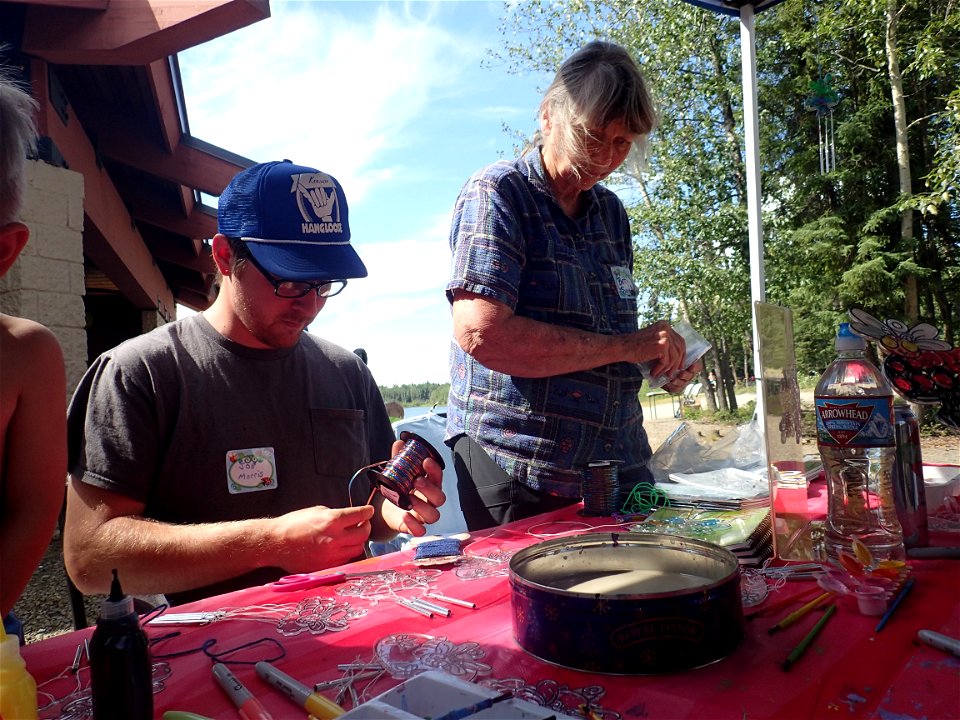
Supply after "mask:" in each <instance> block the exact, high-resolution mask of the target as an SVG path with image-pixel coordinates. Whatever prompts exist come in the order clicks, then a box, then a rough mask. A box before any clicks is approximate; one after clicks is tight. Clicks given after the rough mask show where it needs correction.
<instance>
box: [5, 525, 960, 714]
mask: <svg viewBox="0 0 960 720" xmlns="http://www.w3.org/2000/svg"><path fill="white" fill-rule="evenodd" d="M573 523H576V525H575V524H573ZM586 523H589V524H590V525H593V526H599V525H603V524H604V523H609V519H608V518H583V517H580V516H578V515H576V512H575V509H567V510H561V511H558V512H556V513H552V514H549V515H544V516H540V517H538V518H534V519H531V520H526V521H522V522H518V523H514V524H513V525H509V526H504V527H502V528H497V529H495V530H490V531H484V532H483V533H475V539H474V540H473V541H472V542H471V543H470V544H468V545H467V546H466V547H465V552H466V554H468V555H471V556H481V557H482V558H484V559H473V560H469V561H467V562H464V563H461V564H460V565H458V566H456V567H451V566H443V568H442V569H437V568H417V567H415V566H414V565H413V564H412V563H411V561H412V559H413V553H412V552H411V553H408V552H398V553H393V554H391V555H386V556H383V557H380V558H374V559H370V560H365V561H363V562H360V563H355V564H353V565H348V566H344V568H342V569H344V570H346V571H347V572H351V571H354V572H357V571H368V570H379V569H393V570H395V571H396V576H395V577H394V580H395V582H394V583H393V584H392V587H391V591H392V592H394V593H395V594H396V595H398V596H401V597H410V596H417V595H422V593H423V582H424V581H425V580H426V581H427V584H428V585H429V587H430V589H431V590H433V591H436V592H440V593H442V594H445V595H448V596H452V597H456V598H461V599H468V600H471V601H473V602H475V603H476V606H477V607H476V609H472V610H471V609H467V608H462V607H457V606H449V607H450V608H451V610H452V615H451V616H450V617H449V618H444V617H440V616H435V617H433V618H426V617H423V616H421V615H418V614H415V613H413V612H411V611H410V610H408V609H406V608H404V607H401V606H400V605H398V604H396V603H395V602H393V601H392V600H390V599H388V598H387V597H386V596H384V595H383V594H381V595H380V596H379V597H369V596H365V595H366V594H367V593H369V592H370V591H371V588H372V587H373V582H372V581H368V580H362V579H361V580H357V581H351V582H347V583H343V584H340V585H330V586H323V587H318V588H314V589H310V590H302V591H298V592H292V593H278V592H274V591H273V590H272V589H270V588H269V587H255V588H250V589H248V590H244V591H241V592H236V593H231V594H228V595H221V596H218V597H215V598H211V599H209V600H206V601H202V602H198V603H193V604H191V605H185V606H181V607H178V608H175V609H174V610H173V611H171V612H178V613H179V612H196V611H223V612H224V613H226V615H227V617H226V618H224V619H221V620H218V621H216V622H213V623H211V624H209V625H205V626H200V627H168V626H155V625H153V624H148V625H147V632H148V635H149V637H150V638H151V640H154V641H156V640H157V639H158V638H160V637H162V636H164V635H167V634H169V633H172V632H179V634H178V635H176V636H175V637H170V638H168V639H166V640H162V641H160V642H156V643H155V644H154V646H153V653H154V690H155V697H154V704H155V710H156V716H157V717H161V715H162V713H163V712H164V711H166V710H183V711H190V712H195V713H199V714H202V715H206V716H209V717H216V718H236V717H238V714H237V711H236V709H235V708H234V707H233V706H232V705H231V703H230V701H229V700H228V699H227V697H226V696H225V695H224V693H223V692H221V690H220V689H219V688H218V686H217V685H216V684H215V682H214V679H213V676H212V674H211V662H212V661H211V657H210V656H211V655H216V656H217V657H218V659H219V660H221V661H234V662H236V661H246V662H249V663H253V662H256V661H257V660H270V661H272V662H273V663H274V665H276V667H278V668H279V669H281V670H283V671H284V672H286V673H287V674H289V675H291V676H293V677H295V678H297V679H298V680H300V681H301V682H302V683H304V684H305V685H308V686H313V684H314V683H318V682H324V681H330V680H335V679H337V678H341V677H342V676H343V675H344V674H345V673H346V672H347V671H345V670H343V669H340V668H339V667H338V665H342V664H350V663H361V664H364V665H370V666H372V667H374V668H379V669H380V670H382V672H379V671H378V670H377V669H373V670H370V672H372V673H374V675H373V676H372V678H369V679H367V680H358V681H355V682H354V685H353V687H354V689H355V691H356V692H357V694H358V696H359V698H361V699H362V698H367V699H369V698H372V697H374V696H376V695H378V694H380V693H382V692H384V691H386V690H388V689H389V688H390V687H392V686H394V685H396V684H398V683H400V682H401V681H402V680H403V679H405V678H406V677H409V676H411V675H414V674H417V673H418V672H421V671H423V670H426V669H438V670H444V671H446V672H449V673H452V674H453V675H456V676H458V677H460V678H462V679H465V680H470V681H473V682H477V683H480V684H482V685H485V686H488V687H492V688H495V689H498V690H504V691H506V690H509V691H512V692H514V693H515V694H516V695H517V696H520V697H523V698H524V699H526V700H530V701H533V702H536V703H539V704H541V705H545V706H549V707H551V708H553V709H554V711H559V712H563V713H568V714H571V715H578V714H579V715H584V712H583V708H584V707H588V708H589V711H590V712H591V713H593V714H592V715H590V717H595V718H603V720H616V719H619V718H751V719H752V718H830V717H836V718H864V717H870V718H885V719H887V720H889V719H892V718H897V719H899V718H960V660H958V659H956V658H953V657H951V656H949V655H947V654H945V653H943V652H941V651H939V650H935V649H933V648H930V647H928V646H926V645H923V644H920V643H918V642H917V641H916V640H915V638H916V634H917V631H918V630H920V629H923V628H927V629H931V630H935V631H938V632H941V633H944V634H946V635H950V636H952V637H957V636H960V562H958V561H956V560H924V561H911V562H910V564H911V566H912V568H913V576H914V577H915V579H916V581H915V586H914V588H913V590H912V592H911V593H910V594H909V595H907V596H906V598H905V599H904V601H903V603H902V605H901V607H900V608H899V609H898V610H897V612H896V613H895V614H894V615H893V617H892V619H891V620H890V622H889V624H888V625H887V626H886V627H885V628H884V629H883V630H882V631H881V632H879V633H877V632H875V631H874V628H875V626H876V624H877V618H875V617H866V616H863V615H861V614H860V613H859V612H858V611H857V609H856V607H855V605H852V604H848V603H847V602H846V599H841V601H840V603H839V607H838V611H837V613H836V614H835V615H834V617H833V619H832V620H831V621H830V622H829V623H828V624H827V625H826V627H825V629H824V631H823V632H822V633H821V634H820V635H819V636H818V637H817V639H816V641H815V642H814V643H813V645H812V646H811V647H810V648H809V650H808V651H807V653H806V654H805V655H804V656H803V657H802V658H801V659H800V660H799V661H798V662H797V663H796V664H795V665H794V666H793V668H792V669H791V670H790V671H789V672H784V671H783V670H782V668H781V663H782V661H783V660H784V659H785V658H786V656H787V654H788V653H789V652H790V650H791V649H792V648H793V647H794V646H795V645H796V644H797V643H798V642H799V641H800V640H801V639H802V638H803V636H804V635H805V634H806V633H807V631H808V630H809V628H810V626H811V625H812V623H813V622H814V619H815V617H817V616H816V614H814V615H811V616H809V617H808V618H806V621H801V622H798V623H797V624H795V625H793V626H792V627H789V628H787V629H786V630H784V631H783V632H780V633H777V634H774V635H769V634H768V633H767V628H768V627H769V626H770V625H772V624H773V623H774V622H775V621H776V619H778V618H779V617H780V616H782V615H783V614H785V613H786V612H787V611H788V610H785V611H783V612H780V613H775V614H773V615H772V616H771V617H770V618H757V619H755V620H752V621H748V622H747V634H746V639H745V641H744V643H743V644H742V645H741V646H740V648H739V649H737V650H736V651H735V652H734V653H733V654H732V655H731V656H729V657H727V658H726V659H724V660H721V661H719V662H717V663H714V664H712V665H709V666H707V667H703V668H699V669H696V670H689V671H686V672H680V673H674V674H669V675H656V676H616V675H605V674H594V673H587V672H581V671H576V670H570V669H566V668H563V667H558V666H555V665H550V664H547V663H544V662H541V661H539V660H537V659H536V658H534V657H532V656H531V655H529V654H528V653H526V652H525V651H524V650H523V649H521V648H520V647H519V646H518V645H517V644H516V642H515V641H514V639H513V630H512V623H511V618H512V615H511V602H510V595H511V593H510V585H509V580H508V575H507V560H508V558H509V555H510V554H511V553H512V552H515V551H516V550H518V549H520V548H523V547H526V546H528V545H530V544H532V543H535V542H539V541H541V540H542V539H543V537H544V536H545V535H547V534H550V533H561V532H571V531H574V530H577V531H586V530H587V528H586V527H585V524H586ZM607 530H608V531H609V530H610V527H609V526H608V527H607ZM528 531H532V532H533V533H535V534H531V532H528ZM938 540H939V541H940V542H941V543H944V540H946V541H947V542H951V541H953V540H954V538H950V537H947V538H938ZM951 544H956V543H955V542H951ZM418 583H419V585H418ZM808 584H809V583H806V582H797V581H794V582H790V583H788V584H787V586H786V589H785V591H783V594H786V593H788V592H790V593H792V592H794V591H796V590H799V589H801V588H803V587H806V586H808ZM776 597H777V596H776V595H773V596H772V598H774V599H775V598H776ZM768 602H769V600H768ZM795 607H796V606H794V608H795ZM794 608H790V609H794ZM91 632H92V630H90V629H88V630H85V631H80V632H75V633H69V634H66V635H62V636H59V637H56V638H52V639H50V640H46V641H43V642H39V643H33V644H30V645H28V646H27V647H25V648H24V649H23V654H24V656H25V658H26V661H27V666H28V669H29V670H30V672H31V673H32V674H33V676H34V677H35V678H36V680H37V683H38V686H39V691H40V705H41V717H44V718H56V717H70V718H82V717H84V716H89V714H90V700H89V677H90V676H89V668H88V666H87V664H86V662H84V663H83V665H82V666H81V669H80V672H79V673H77V674H72V673H70V672H69V666H70V664H71V662H72V661H73V658H74V654H75V651H76V648H77V646H78V644H80V643H82V641H83V639H84V638H87V637H89V635H90V633H91ZM205 644H206V645H207V647H206V654H205V653H204V652H203V650H201V649H200V648H201V647H202V646H204V645H205ZM244 646H246V647H244ZM231 651H233V652H231ZM181 653H183V654H181ZM231 667H232V668H233V671H234V673H235V674H236V676H237V677H238V678H239V679H240V680H241V681H242V682H243V683H244V684H245V685H246V686H247V688H248V689H249V690H250V691H251V692H252V693H253V694H254V695H256V696H257V697H258V698H259V699H260V700H261V702H262V703H263V704H264V705H265V706H266V707H267V709H268V710H269V711H270V712H271V713H272V714H273V716H274V717H275V718H304V717H305V715H306V714H305V712H304V711H302V710H300V709H298V708H297V707H296V706H294V705H293V704H292V703H291V702H290V701H289V700H287V699H285V698H284V697H282V696H281V695H280V694H278V693H277V692H276V691H275V690H273V689H271V688H269V687H268V686H267V685H266V684H265V683H263V682H262V681H261V680H260V679H259V678H258V677H257V676H256V673H255V671H254V669H253V665H252V664H233V665H231ZM371 683H372V684H371ZM323 694H324V695H326V696H327V697H329V698H330V699H334V698H335V697H336V694H337V691H336V690H335V689H334V690H325V691H324V692H323ZM342 703H343V705H344V706H345V707H346V708H347V709H350V708H351V707H353V701H352V698H350V697H349V695H347V696H345V697H344V698H342Z"/></svg>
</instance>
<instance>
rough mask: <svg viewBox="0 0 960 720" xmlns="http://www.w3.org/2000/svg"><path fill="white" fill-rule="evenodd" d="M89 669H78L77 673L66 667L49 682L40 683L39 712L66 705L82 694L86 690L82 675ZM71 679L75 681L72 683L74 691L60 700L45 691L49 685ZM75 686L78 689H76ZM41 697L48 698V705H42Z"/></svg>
mask: <svg viewBox="0 0 960 720" xmlns="http://www.w3.org/2000/svg"><path fill="white" fill-rule="evenodd" d="M87 669H88V668H86V667H80V668H78V669H77V672H71V671H70V668H68V667H66V668H64V669H63V670H61V671H60V672H59V673H57V674H56V675H54V676H53V677H52V678H48V679H47V680H44V681H43V682H41V683H38V684H37V710H38V711H43V710H46V709H47V708H49V707H50V706H52V705H54V704H56V703H64V702H65V701H66V700H68V699H69V698H72V697H73V696H74V695H79V694H80V693H82V692H83V690H84V683H83V680H81V679H80V675H82V674H83V672H84V670H87ZM71 678H72V679H73V682H72V683H71V688H72V689H71V690H70V692H68V693H67V694H66V695H64V696H63V697H62V698H58V697H57V696H56V695H54V694H53V693H52V692H49V691H47V690H45V689H44V688H45V687H46V686H47V685H50V684H52V683H55V682H58V681H60V680H70V679H71ZM74 685H75V686H76V687H74ZM41 696H43V697H44V698H46V700H47V702H46V704H40V697H41Z"/></svg>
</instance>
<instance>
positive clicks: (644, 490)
mask: <svg viewBox="0 0 960 720" xmlns="http://www.w3.org/2000/svg"><path fill="white" fill-rule="evenodd" d="M669 505H670V498H669V497H667V494H666V493H665V492H664V491H663V490H661V489H660V488H658V487H657V486H656V485H654V484H652V483H648V482H638V483H637V484H636V485H634V486H633V487H632V488H630V492H629V493H627V497H626V499H624V501H623V505H622V507H621V508H620V509H621V512H623V513H626V514H635V515H649V514H650V513H651V512H653V511H654V510H656V509H657V508H661V507H669Z"/></svg>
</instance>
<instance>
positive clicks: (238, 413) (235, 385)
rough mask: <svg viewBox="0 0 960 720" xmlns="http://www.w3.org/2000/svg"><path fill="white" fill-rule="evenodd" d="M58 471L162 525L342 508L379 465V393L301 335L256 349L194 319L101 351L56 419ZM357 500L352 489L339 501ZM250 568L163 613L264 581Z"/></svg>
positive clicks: (387, 436)
mask: <svg viewBox="0 0 960 720" xmlns="http://www.w3.org/2000/svg"><path fill="white" fill-rule="evenodd" d="M68 434H69V458H68V461H69V467H70V469H71V472H72V473H73V474H74V476H76V477H79V478H81V479H82V480H83V482H86V483H89V484H91V485H95V486H97V487H100V488H104V489H106V490H110V491H112V492H116V493H120V494H122V495H125V496H128V497H130V498H133V499H136V500H139V501H141V502H143V503H144V504H145V505H146V508H145V511H144V515H145V516H146V517H149V518H153V519H156V520H161V521H164V522H171V523H203V522H216V521H223V520H241V519H247V518H251V517H276V516H279V515H282V514H284V513H287V512H290V511H292V510H297V509H300V508H303V507H309V506H311V505H326V506H328V507H346V506H349V505H350V504H351V499H350V497H349V496H348V494H347V488H348V484H349V481H350V478H351V477H352V476H353V475H354V473H356V472H357V471H358V470H359V469H360V468H362V467H365V466H367V465H369V464H371V463H374V462H377V461H381V460H386V459H387V458H389V457H390V447H391V444H392V442H393V440H394V438H395V436H394V434H393V430H392V428H391V427H390V420H389V417H388V416H387V413H386V409H385V407H384V404H383V399H382V397H381V395H380V391H379V389H378V388H377V385H376V382H375V381H374V379H373V376H372V375H371V374H370V371H369V370H368V369H367V366H366V365H364V363H363V362H362V361H361V360H360V359H359V358H358V357H357V356H356V355H355V354H354V353H352V352H350V351H348V350H345V349H344V348H341V347H339V346H337V345H334V344H333V343H330V342H327V341H325V340H323V339H321V338H318V337H316V336H314V335H310V334H308V333H304V334H303V336H302V337H301V340H300V342H299V343H298V344H297V345H296V347H294V348H290V349H284V350H256V349H252V348H248V347H244V346H241V345H238V344H236V343H234V342H231V341H230V340H227V339H226V338H224V337H223V336H222V335H220V334H219V333H218V332H216V331H215V330H214V329H213V327H212V326H211V325H210V324H209V322H208V321H207V320H206V319H205V318H204V317H203V316H201V315H196V316H191V317H188V318H185V319H183V320H178V321H177V322H175V323H170V324H167V325H164V326H162V327H160V328H157V329H156V330H153V331H152V332H149V333H147V334H145V335H141V336H138V337H135V338H132V339H131V340H128V341H126V342H124V343H122V344H121V345H118V346H117V347H115V348H113V349H112V350H109V351H107V352H105V353H104V354H103V355H101V356H100V357H99V358H97V360H96V361H94V363H93V365H91V366H90V368H89V369H88V370H87V372H86V374H85V375H84V377H83V379H82V380H81V381H80V384H79V386H78V387H77V390H76V392H75V394H74V397H73V400H72V401H71V403H70V408H69V410H68ZM369 492H370V486H369V484H368V482H367V479H366V474H365V473H362V474H361V475H360V476H359V477H357V479H356V480H355V481H354V483H353V487H352V494H353V502H352V504H353V505H359V504H363V503H364V502H365V501H366V499H367V496H368V495H369ZM280 574H281V573H280V572H279V571H278V570H276V569H273V570H270V571H268V572H263V571H257V572H256V573H250V574H247V575H244V576H243V577H242V578H236V579H234V580H233V581H230V582H228V583H220V584H218V585H216V586H210V587H208V588H202V589H200V590H198V591H191V592H189V593H180V594H178V595H176V596H171V600H172V601H175V602H176V603H177V604H179V603H180V602H186V601H188V600H190V599H195V598H198V597H206V596H210V595H213V594H216V593H220V592H226V591H227V590H230V589H236V588H238V587H245V586H250V585H254V584H259V583H262V582H267V581H269V580H272V579H276V577H278V576H279V575H280Z"/></svg>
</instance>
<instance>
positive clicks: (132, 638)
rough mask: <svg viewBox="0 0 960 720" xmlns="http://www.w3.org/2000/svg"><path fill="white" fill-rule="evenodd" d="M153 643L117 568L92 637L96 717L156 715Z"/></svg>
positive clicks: (135, 719)
mask: <svg viewBox="0 0 960 720" xmlns="http://www.w3.org/2000/svg"><path fill="white" fill-rule="evenodd" d="M152 672H153V665H152V663H151V661H150V646H149V644H148V643H147V636H146V634H145V633H144V632H143V629H142V628H141V627H140V618H139V617H137V613H136V612H134V609H133V598H132V597H130V596H128V595H124V594H123V590H121V589H120V579H119V578H118V577H117V571H116V570H114V571H113V582H112V583H111V585H110V596H109V597H108V598H107V599H106V600H104V601H103V605H101V607H100V617H99V618H98V619H97V627H96V629H95V630H94V631H93V637H92V638H91V639H90V679H91V686H92V690H93V717H94V720H141V718H142V719H143V720H150V718H152V717H153V682H152V679H151V675H152Z"/></svg>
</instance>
